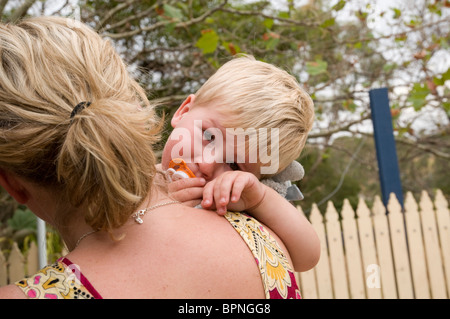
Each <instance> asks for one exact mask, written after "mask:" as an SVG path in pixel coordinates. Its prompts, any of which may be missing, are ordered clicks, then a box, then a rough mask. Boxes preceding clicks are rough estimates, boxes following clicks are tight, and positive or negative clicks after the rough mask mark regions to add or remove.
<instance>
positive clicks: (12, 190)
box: [0, 169, 29, 204]
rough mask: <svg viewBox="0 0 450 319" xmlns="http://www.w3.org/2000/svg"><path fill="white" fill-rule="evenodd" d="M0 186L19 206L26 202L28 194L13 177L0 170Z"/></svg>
mask: <svg viewBox="0 0 450 319" xmlns="http://www.w3.org/2000/svg"><path fill="white" fill-rule="evenodd" d="M0 185H1V186H2V187H3V188H4V189H5V190H6V191H7V192H8V193H9V195H11V196H12V197H13V198H14V199H15V200H16V201H17V202H18V203H19V204H25V203H26V202H28V198H29V196H28V192H27V191H26V189H25V187H24V186H23V185H22V183H21V182H20V180H19V179H18V178H16V176H15V175H13V174H10V173H8V172H5V171H3V170H1V169H0Z"/></svg>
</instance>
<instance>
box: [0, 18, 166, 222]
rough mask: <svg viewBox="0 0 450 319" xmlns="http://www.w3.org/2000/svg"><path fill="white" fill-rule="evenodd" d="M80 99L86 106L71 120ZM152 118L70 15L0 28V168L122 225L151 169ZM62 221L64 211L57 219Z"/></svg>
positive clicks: (140, 94) (132, 86) (110, 57)
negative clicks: (65, 17)
mask: <svg viewBox="0 0 450 319" xmlns="http://www.w3.org/2000/svg"><path fill="white" fill-rule="evenodd" d="M83 101H89V102H91V104H90V106H89V107H87V108H84V109H81V110H80V111H79V112H77V114H76V115H74V116H73V118H71V116H70V115H71V112H72V111H73V109H74V107H75V106H76V105H77V104H79V103H80V102H83ZM158 130H159V124H158V123H157V119H156V117H155V115H154V113H153V108H152V107H151V106H150V105H149V102H148V100H147V97H146V95H145V92H144V91H143V89H142V88H141V87H140V86H139V85H138V84H137V83H136V82H135V81H134V80H133V79H132V78H131V77H130V76H129V74H128V72H127V70H126V66H125V65H124V63H123V62H122V60H121V58H120V57H119V56H118V54H117V53H116V52H115V50H114V48H113V47H112V45H111V44H110V43H109V42H108V41H106V40H103V39H101V38H100V36H99V35H98V34H96V33H95V32H94V31H93V30H91V29H90V28H88V27H87V26H85V25H83V24H81V23H78V22H76V21H73V20H68V19H64V18H56V17H41V18H31V19H27V20H24V21H22V22H20V23H18V24H17V25H0V168H1V169H3V170H6V171H9V172H12V173H14V174H17V175H18V176H21V177H23V178H25V179H27V180H29V181H30V182H33V183H35V184H38V185H41V186H43V187H47V188H49V189H50V190H51V189H54V190H55V192H57V193H56V194H55V198H59V199H60V206H61V207H64V205H66V203H69V204H70V205H71V206H74V207H79V206H81V205H85V206H87V207H88V212H86V214H85V219H86V221H87V223H88V224H89V225H91V226H92V227H93V228H94V229H102V230H108V231H110V230H112V229H113V228H116V227H119V226H121V225H122V224H123V223H124V222H125V221H126V220H127V219H128V218H129V216H130V214H131V213H132V212H133V210H134V209H135V208H136V207H137V206H138V205H139V204H140V203H141V202H142V200H143V199H144V197H145V196H146V195H147V193H148V191H149V189H150V186H151V182H152V178H153V176H154V174H155V161H156V160H155V157H154V154H153V151H152V148H151V145H152V144H153V143H154V142H155V141H156V139H157V132H158ZM60 217H61V218H63V217H65V216H60Z"/></svg>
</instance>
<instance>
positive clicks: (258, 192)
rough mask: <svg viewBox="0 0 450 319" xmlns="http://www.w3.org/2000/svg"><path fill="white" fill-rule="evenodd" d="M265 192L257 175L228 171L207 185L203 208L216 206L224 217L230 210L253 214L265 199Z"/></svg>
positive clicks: (204, 192)
mask: <svg viewBox="0 0 450 319" xmlns="http://www.w3.org/2000/svg"><path fill="white" fill-rule="evenodd" d="M265 191H266V190H265V186H264V185H263V184H262V183H260V181H259V180H258V179H257V178H256V176H255V175H253V174H251V173H248V172H243V171H228V172H225V173H223V174H222V175H220V176H218V177H217V178H215V179H214V180H212V181H210V182H208V183H207V184H206V185H205V187H204V189H203V201H202V207H203V208H205V209H213V208H214V206H215V208H216V210H217V213H218V214H219V215H224V214H225V213H226V212H227V210H228V209H229V210H232V211H244V210H245V211H248V212H251V210H252V209H253V208H255V207H257V206H259V204H260V203H261V201H262V200H263V199H264V196H265Z"/></svg>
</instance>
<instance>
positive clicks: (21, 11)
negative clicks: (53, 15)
mask: <svg viewBox="0 0 450 319" xmlns="http://www.w3.org/2000/svg"><path fill="white" fill-rule="evenodd" d="M35 2H36V0H26V1H25V2H24V3H23V4H22V5H21V6H20V7H19V8H17V9H16V11H14V13H13V14H12V15H11V17H10V18H9V20H10V21H11V22H14V21H17V20H19V19H21V18H22V17H24V16H25V15H26V14H27V11H28V9H30V7H31V6H32V5H33V4H34V3H35Z"/></svg>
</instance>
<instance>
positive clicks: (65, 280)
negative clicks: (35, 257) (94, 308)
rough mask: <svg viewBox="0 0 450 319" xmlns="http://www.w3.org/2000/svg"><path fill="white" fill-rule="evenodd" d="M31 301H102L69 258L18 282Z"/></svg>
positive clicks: (60, 260)
mask: <svg viewBox="0 0 450 319" xmlns="http://www.w3.org/2000/svg"><path fill="white" fill-rule="evenodd" d="M16 285H17V286H18V287H19V288H21V289H22V290H23V292H24V293H25V295H26V296H27V297H28V298H30V299H94V298H95V299H101V298H102V297H101V296H100V294H99V293H98V292H97V291H96V290H95V289H94V287H92V285H91V284H90V283H89V281H88V280H87V279H86V277H84V276H83V274H82V273H81V272H80V271H79V269H78V267H77V266H76V265H75V264H73V263H72V262H71V261H70V260H68V259H67V258H61V259H59V260H58V261H57V262H56V263H54V264H52V265H49V266H46V267H44V268H43V269H41V270H40V271H39V272H38V273H37V274H35V275H33V276H32V277H30V278H26V279H22V280H20V281H18V282H16Z"/></svg>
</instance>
